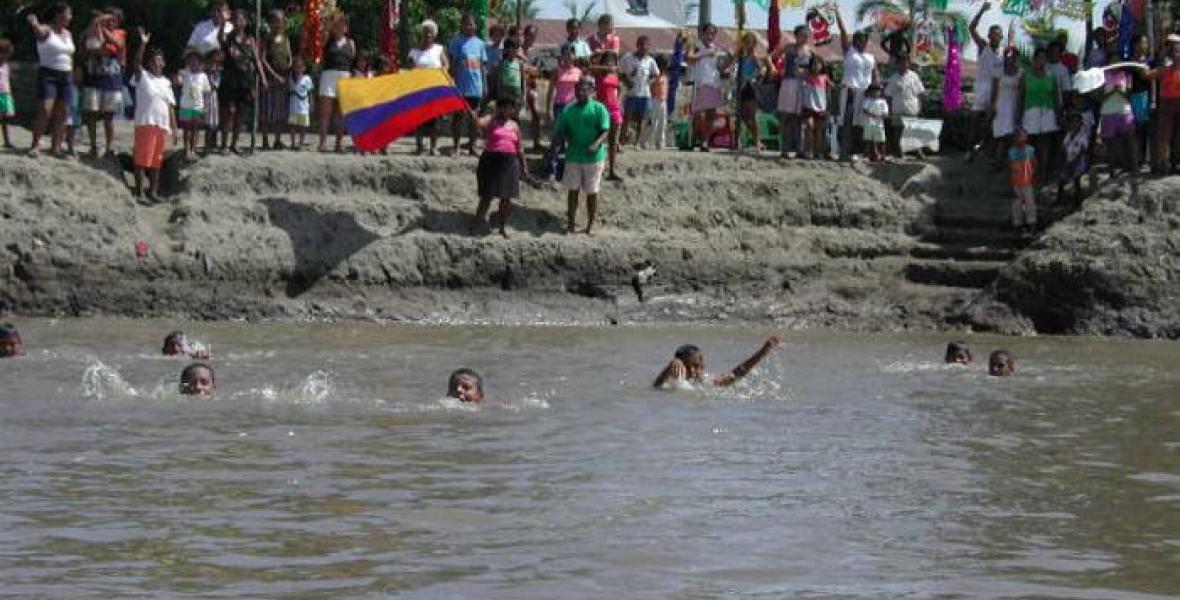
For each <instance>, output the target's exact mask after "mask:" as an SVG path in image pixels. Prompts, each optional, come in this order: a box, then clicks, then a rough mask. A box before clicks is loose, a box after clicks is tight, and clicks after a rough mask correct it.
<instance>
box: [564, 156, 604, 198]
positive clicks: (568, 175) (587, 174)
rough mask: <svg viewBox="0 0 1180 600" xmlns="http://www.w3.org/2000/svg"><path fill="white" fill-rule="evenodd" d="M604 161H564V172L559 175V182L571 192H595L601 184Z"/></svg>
mask: <svg viewBox="0 0 1180 600" xmlns="http://www.w3.org/2000/svg"><path fill="white" fill-rule="evenodd" d="M605 165H606V163H604V162H592V163H572V162H567V163H565V173H563V174H562V176H561V183H562V184H564V185H565V189H566V190H569V191H571V192H585V193H587V194H597V193H598V188H599V187H600V186H601V185H602V168H603V167H604V166H605Z"/></svg>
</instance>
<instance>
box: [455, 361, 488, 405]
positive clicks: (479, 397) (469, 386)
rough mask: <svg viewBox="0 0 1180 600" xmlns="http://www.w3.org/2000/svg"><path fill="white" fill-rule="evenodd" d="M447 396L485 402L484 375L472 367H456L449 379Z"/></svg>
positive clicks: (466, 400) (461, 399)
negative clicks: (481, 375)
mask: <svg viewBox="0 0 1180 600" xmlns="http://www.w3.org/2000/svg"><path fill="white" fill-rule="evenodd" d="M447 397H448V398H457V399H458V400H459V401H460V402H472V403H479V402H483V377H480V376H479V373H476V372H475V371H472V370H471V369H467V368H463V369H456V370H455V371H454V372H453V373H451V377H450V378H449V379H447Z"/></svg>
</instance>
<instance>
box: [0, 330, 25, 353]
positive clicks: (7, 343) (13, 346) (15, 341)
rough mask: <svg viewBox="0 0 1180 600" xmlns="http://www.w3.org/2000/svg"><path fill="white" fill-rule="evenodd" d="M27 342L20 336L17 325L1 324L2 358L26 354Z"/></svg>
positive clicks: (0, 347)
mask: <svg viewBox="0 0 1180 600" xmlns="http://www.w3.org/2000/svg"><path fill="white" fill-rule="evenodd" d="M24 354H25V342H24V340H22V339H21V337H20V331H17V329H16V325H12V324H10V323H6V324H4V325H0V358H12V357H14V356H24Z"/></svg>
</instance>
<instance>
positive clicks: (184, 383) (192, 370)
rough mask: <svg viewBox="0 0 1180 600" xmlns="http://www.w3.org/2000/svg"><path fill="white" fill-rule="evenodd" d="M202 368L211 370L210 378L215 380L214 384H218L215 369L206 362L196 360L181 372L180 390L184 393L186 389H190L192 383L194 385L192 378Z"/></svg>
mask: <svg viewBox="0 0 1180 600" xmlns="http://www.w3.org/2000/svg"><path fill="white" fill-rule="evenodd" d="M201 369H205V370H207V371H209V379H210V380H212V381H213V385H217V373H215V372H214V371H213V367H210V366H209V365H208V364H206V363H199V362H196V363H193V364H191V365H189V366H187V367H185V368H184V370H183V371H181V372H180V392H181V393H182V394H183V393H185V390H186V389H188V387H189V386H190V385H192V384H191V382H192V378H193V377H194V376H195V375H196V373H197V371H199V370H201Z"/></svg>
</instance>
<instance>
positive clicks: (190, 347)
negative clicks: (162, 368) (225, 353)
mask: <svg viewBox="0 0 1180 600" xmlns="http://www.w3.org/2000/svg"><path fill="white" fill-rule="evenodd" d="M163 353H164V356H187V357H189V358H199V359H202V360H208V359H209V356H210V352H209V349H208V348H206V347H205V346H202V345H201V344H199V343H196V342H189V340H188V337H187V336H185V335H184V332H183V331H173V332H172V333H169V334H168V336H167V337H165V338H164V349H163Z"/></svg>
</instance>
